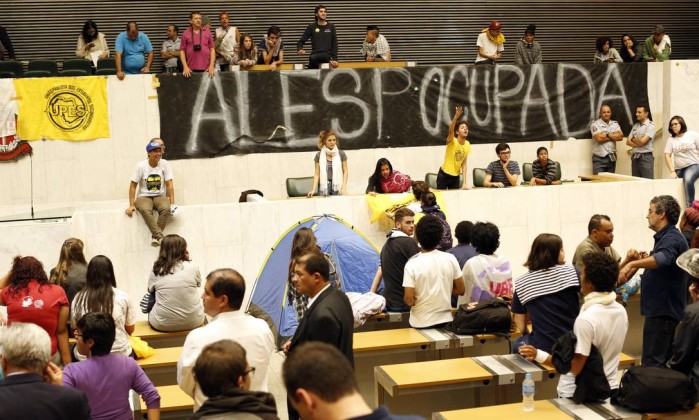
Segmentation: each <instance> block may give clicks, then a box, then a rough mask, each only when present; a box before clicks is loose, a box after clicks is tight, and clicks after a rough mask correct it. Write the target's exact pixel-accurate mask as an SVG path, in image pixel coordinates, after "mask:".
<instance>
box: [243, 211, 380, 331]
mask: <svg viewBox="0 0 699 420" xmlns="http://www.w3.org/2000/svg"><path fill="white" fill-rule="evenodd" d="M302 227H307V228H310V229H312V230H313V232H314V234H315V236H316V239H317V241H318V245H320V247H321V249H322V250H323V252H324V253H326V254H330V256H331V257H332V258H333V260H334V261H335V263H336V265H337V267H336V269H337V271H338V274H339V276H340V278H341V279H342V288H343V291H344V292H358V293H366V292H368V291H369V290H370V289H371V283H372V281H373V280H374V275H375V274H376V269H377V268H378V266H379V251H378V250H377V249H376V247H375V246H374V244H372V243H371V241H369V239H367V238H366V237H365V236H364V235H363V234H362V233H361V232H359V231H358V230H356V229H355V228H354V227H353V226H351V225H349V224H348V223H347V222H345V221H344V220H342V219H340V218H339V217H336V216H332V215H322V216H314V217H309V218H308V219H305V220H302V221H300V222H298V223H297V224H295V225H293V226H292V227H290V228H289V229H288V230H287V231H286V232H284V233H283V234H282V236H281V237H280V238H279V239H278V240H277V242H276V243H275V244H274V246H273V247H272V249H271V250H270V252H269V254H268V255H267V259H266V260H265V263H264V264H263V265H262V268H261V269H260V273H259V275H258V276H257V279H256V280H255V285H254V286H253V290H252V297H251V299H250V302H251V303H254V304H256V305H257V306H259V307H260V308H261V309H262V310H264V311H265V312H267V314H269V315H270V317H271V318H272V320H273V321H274V323H275V325H276V326H277V329H278V330H279V335H280V336H282V337H288V336H292V335H293V334H294V331H296V327H297V326H298V321H297V319H296V312H295V311H294V308H293V306H292V305H288V304H287V303H288V302H287V299H286V296H287V294H286V291H287V280H288V277H289V275H288V271H289V257H290V255H291V242H292V241H293V239H294V234H296V231H297V230H299V229H300V228H302Z"/></svg>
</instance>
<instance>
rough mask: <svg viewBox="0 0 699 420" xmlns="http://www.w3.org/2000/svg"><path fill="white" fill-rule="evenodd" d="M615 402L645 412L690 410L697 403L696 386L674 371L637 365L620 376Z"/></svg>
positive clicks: (613, 401)
mask: <svg viewBox="0 0 699 420" xmlns="http://www.w3.org/2000/svg"><path fill="white" fill-rule="evenodd" d="M612 403H614V404H618V405H621V406H624V407H627V408H630V409H631V410H634V411H640V412H644V413H663V412H668V411H679V410H690V409H692V408H694V406H695V405H696V403H697V395H696V390H695V388H694V383H693V381H692V379H690V378H689V377H688V376H687V375H685V374H684V373H682V372H678V371H676V370H674V369H668V368H660V367H643V366H634V367H632V368H630V369H629V370H628V371H627V372H626V373H625V374H624V376H622V377H621V382H620V384H619V392H618V395H617V396H616V398H614V399H613V400H612Z"/></svg>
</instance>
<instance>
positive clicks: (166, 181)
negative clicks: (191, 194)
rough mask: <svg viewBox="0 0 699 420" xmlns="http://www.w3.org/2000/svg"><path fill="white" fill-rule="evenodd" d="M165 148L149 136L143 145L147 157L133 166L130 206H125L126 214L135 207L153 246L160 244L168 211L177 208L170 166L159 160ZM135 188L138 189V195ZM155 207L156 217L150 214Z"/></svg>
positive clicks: (129, 214) (167, 219) (159, 141)
mask: <svg viewBox="0 0 699 420" xmlns="http://www.w3.org/2000/svg"><path fill="white" fill-rule="evenodd" d="M164 148H165V147H164V145H163V141H162V140H161V139H158V138H154V139H151V141H150V142H148V144H147V145H146V152H148V159H146V160H144V161H141V162H139V163H138V164H137V165H136V168H135V169H134V172H133V175H132V176H131V184H130V186H129V207H128V208H127V209H126V215H127V216H129V217H131V216H132V215H133V212H134V211H136V210H138V212H139V213H141V215H142V216H143V220H144V221H145V222H146V225H147V226H148V229H149V230H150V232H151V235H152V237H151V245H152V246H154V247H157V246H160V241H161V240H162V238H163V229H165V225H166V224H167V222H168V221H169V219H170V213H171V212H174V211H175V210H176V209H177V206H175V188H174V186H173V184H172V169H170V164H169V163H168V162H167V161H166V160H164V159H162V157H163V151H164ZM136 188H139V194H138V198H136ZM154 209H155V210H156V211H157V212H158V216H157V217H156V216H154V215H153V210H154Z"/></svg>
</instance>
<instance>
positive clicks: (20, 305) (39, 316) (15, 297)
mask: <svg viewBox="0 0 699 420" xmlns="http://www.w3.org/2000/svg"><path fill="white" fill-rule="evenodd" d="M28 286H29V288H28V289H27V290H23V291H20V292H19V293H15V294H11V293H10V287H5V288H3V289H2V291H0V298H1V299H2V301H3V302H4V304H5V305H6V306H7V324H8V325H10V324H12V323H13V322H30V323H32V324H36V325H38V326H40V327H41V328H43V329H44V330H46V332H47V333H48V334H49V337H51V354H54V353H56V349H57V346H56V327H57V326H58V311H59V310H60V309H61V306H68V297H67V296H66V292H65V290H63V288H62V287H61V286H58V285H56V284H44V285H41V286H40V285H39V282H37V281H36V280H32V281H30V282H29V285H28Z"/></svg>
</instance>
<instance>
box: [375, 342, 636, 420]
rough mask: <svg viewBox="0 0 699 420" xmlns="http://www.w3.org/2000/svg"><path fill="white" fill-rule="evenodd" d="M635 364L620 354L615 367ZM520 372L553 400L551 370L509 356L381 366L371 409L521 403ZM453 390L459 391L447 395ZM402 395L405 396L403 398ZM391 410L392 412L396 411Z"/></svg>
mask: <svg viewBox="0 0 699 420" xmlns="http://www.w3.org/2000/svg"><path fill="white" fill-rule="evenodd" d="M634 364H635V359H634V358H633V357H631V356H628V355H625V354H622V355H621V359H620V362H619V368H620V369H625V368H628V367H630V366H633V365H634ZM525 373H531V374H532V378H533V379H534V380H535V381H537V390H536V391H537V395H538V396H540V397H542V396H543V398H554V397H556V396H557V394H556V385H557V381H555V380H553V379H555V378H557V376H558V374H557V373H556V371H555V369H554V367H553V366H550V365H539V364H536V363H532V362H528V361H527V360H525V359H524V358H522V357H521V356H519V355H515V354H508V355H501V356H498V355H494V356H479V357H471V358H461V359H448V360H433V361H426V362H416V363H406V364H397V365H387V366H386V365H384V366H377V367H375V368H374V377H375V378H374V391H375V395H374V396H375V403H376V405H381V404H386V405H388V406H389V409H391V411H395V412H396V413H397V414H401V413H411V414H419V415H423V416H427V415H429V414H430V413H431V412H432V411H435V410H431V409H430V408H437V409H452V408H463V407H468V406H471V407H480V406H487V405H494V404H506V403H512V402H516V401H521V398H522V394H521V388H520V385H521V383H522V381H523V380H524V375H525ZM454 390H459V392H451V391H454ZM403 397H405V398H403ZM396 409H397V411H396Z"/></svg>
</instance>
